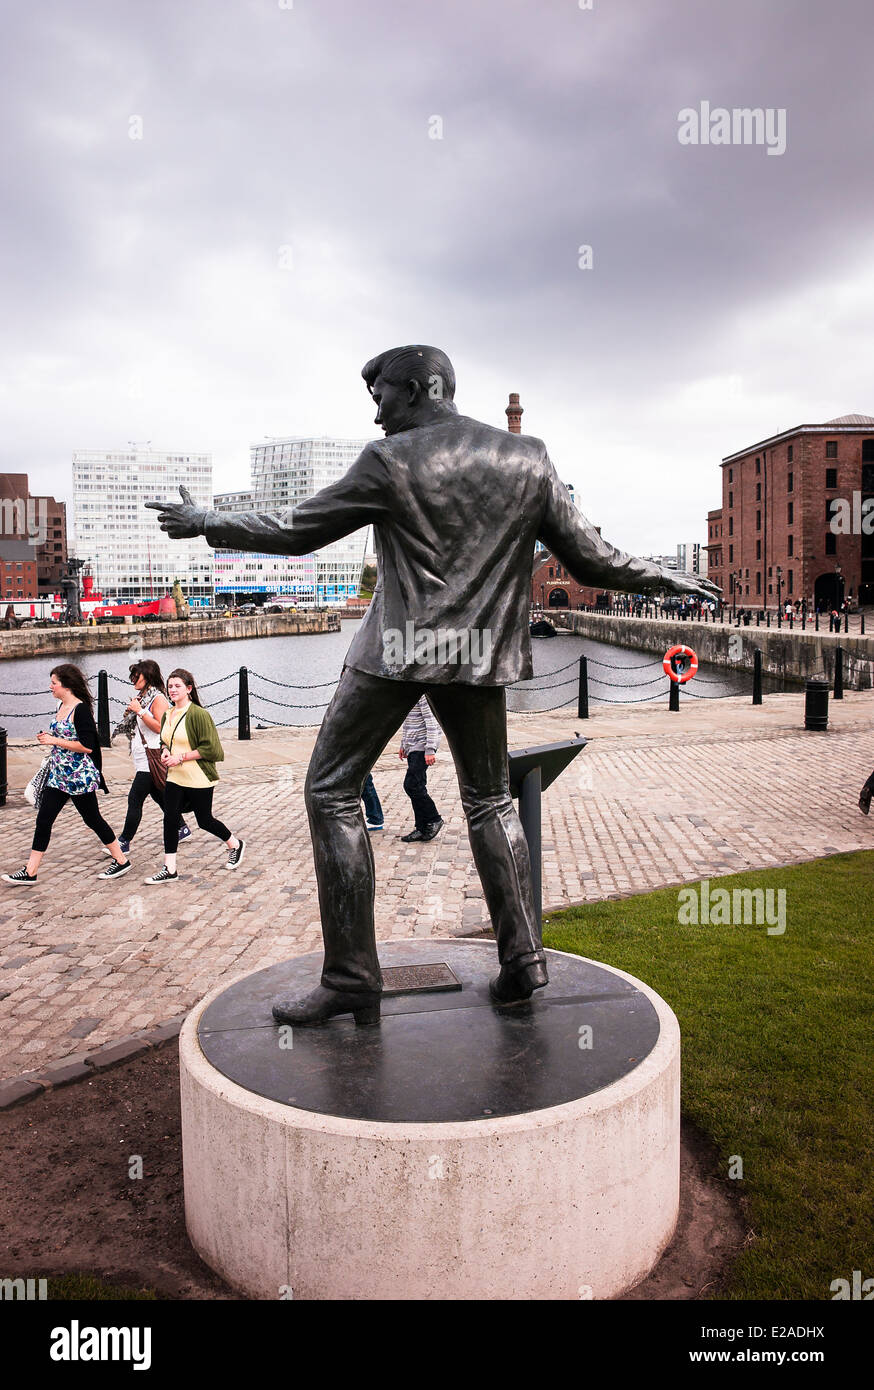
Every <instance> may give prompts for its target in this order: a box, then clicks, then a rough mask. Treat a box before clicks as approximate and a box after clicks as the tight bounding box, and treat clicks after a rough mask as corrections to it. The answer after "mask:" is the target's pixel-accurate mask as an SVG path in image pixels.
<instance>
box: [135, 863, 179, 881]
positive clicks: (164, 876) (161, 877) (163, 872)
mask: <svg viewBox="0 0 874 1390" xmlns="http://www.w3.org/2000/svg"><path fill="white" fill-rule="evenodd" d="M178 877H179V875H178V874H171V872H170V870H169V869H168V868H167V865H166V864H165V865H164V867H163V869H159V870H158V872H157V873H156V874H152V877H151V878H145V879H143V882H144V883H174V882H175V881H176V879H177V878H178Z"/></svg>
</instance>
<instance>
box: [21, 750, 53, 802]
mask: <svg viewBox="0 0 874 1390" xmlns="http://www.w3.org/2000/svg"><path fill="white" fill-rule="evenodd" d="M51 760H52V755H51V753H47V754H46V756H45V757H44V758H43V760H42V762H41V763H40V765H39V767H38V768H37V770H36V772H35V773H34V774H33V776H32V777H31V779H30V781H29V782H28V784H27V786H26V787H25V788H24V797H25V800H26V801H29V802H30V804H31V806H32V807H33V808H34V810H35V811H38V810H39V805H40V802H41V801H42V794H43V791H44V790H45V785H46V782H47V781H48V777H49V763H50V762H51Z"/></svg>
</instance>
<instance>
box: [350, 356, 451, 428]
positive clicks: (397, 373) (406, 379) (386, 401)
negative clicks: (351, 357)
mask: <svg viewBox="0 0 874 1390" xmlns="http://www.w3.org/2000/svg"><path fill="white" fill-rule="evenodd" d="M361 375H362V376H363V377H364V380H365V381H366V382H367V389H368V391H369V392H370V394H371V396H372V397H373V399H374V400H375V401H376V404H377V407H378V409H377V412H376V424H377V425H379V426H380V427H381V428H382V429H383V430H385V433H386V434H398V433H399V431H400V430H409V429H414V428H415V426H416V425H424V424H427V423H428V422H429V421H431V420H433V419H434V418H435V417H436V416H438V415H441V414H445V413H447V412H452V413H453V414H454V413H455V406H454V404H453V397H454V395H455V372H454V371H453V368H452V363H451V362H450V360H449V358H448V357H447V356H446V353H445V352H441V351H440V349H439V348H435V347H425V346H424V344H422V343H414V344H413V345H411V346H409V347H399V348H389V350H388V351H387V352H381V353H380V354H379V356H378V357H371V359H370V361H369V362H368V363H367V364H366V366H365V367H364V368H363V370H362V372H361Z"/></svg>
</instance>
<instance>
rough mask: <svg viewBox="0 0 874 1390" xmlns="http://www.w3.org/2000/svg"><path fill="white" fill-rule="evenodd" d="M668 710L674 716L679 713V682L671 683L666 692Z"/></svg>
mask: <svg viewBox="0 0 874 1390" xmlns="http://www.w3.org/2000/svg"><path fill="white" fill-rule="evenodd" d="M668 709H669V710H671V711H672V713H674V714H679V712H680V682H679V681H673V680H672V681H671V688H670V690H669V691H668Z"/></svg>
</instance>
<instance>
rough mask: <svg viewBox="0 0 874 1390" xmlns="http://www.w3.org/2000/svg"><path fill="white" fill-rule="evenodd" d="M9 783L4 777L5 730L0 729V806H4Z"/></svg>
mask: <svg viewBox="0 0 874 1390" xmlns="http://www.w3.org/2000/svg"><path fill="white" fill-rule="evenodd" d="M8 790H9V782H8V780H7V776H6V730H5V729H0V806H5V805H6V793H7V792H8Z"/></svg>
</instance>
